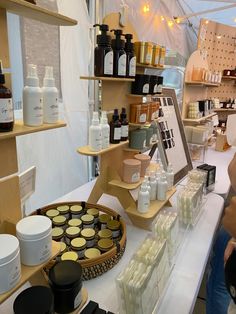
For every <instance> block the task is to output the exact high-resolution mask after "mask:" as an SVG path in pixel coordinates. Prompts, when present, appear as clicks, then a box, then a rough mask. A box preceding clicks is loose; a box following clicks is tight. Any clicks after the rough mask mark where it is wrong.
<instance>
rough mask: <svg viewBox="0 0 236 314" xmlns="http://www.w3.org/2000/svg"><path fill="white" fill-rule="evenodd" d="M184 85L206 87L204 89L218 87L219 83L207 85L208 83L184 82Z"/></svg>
mask: <svg viewBox="0 0 236 314" xmlns="http://www.w3.org/2000/svg"><path fill="white" fill-rule="evenodd" d="M185 84H186V85H192V86H201V87H202V86H206V87H218V86H220V84H219V83H208V82H190V81H188V82H185Z"/></svg>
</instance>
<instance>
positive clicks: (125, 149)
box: [124, 141, 158, 153]
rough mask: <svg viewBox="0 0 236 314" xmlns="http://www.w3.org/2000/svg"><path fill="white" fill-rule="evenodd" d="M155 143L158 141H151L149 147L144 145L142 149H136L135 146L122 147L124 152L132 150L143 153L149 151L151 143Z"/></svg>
mask: <svg viewBox="0 0 236 314" xmlns="http://www.w3.org/2000/svg"><path fill="white" fill-rule="evenodd" d="M157 143H158V141H156V142H154V143H152V144H151V145H150V146H149V147H145V148H143V149H136V148H130V147H126V148H124V151H126V152H134V153H145V152H147V151H149V150H150V149H152V147H153V145H155V144H157Z"/></svg>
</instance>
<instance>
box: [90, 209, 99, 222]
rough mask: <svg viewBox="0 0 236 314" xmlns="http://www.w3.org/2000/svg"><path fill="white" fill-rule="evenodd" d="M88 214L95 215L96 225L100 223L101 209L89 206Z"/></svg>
mask: <svg viewBox="0 0 236 314" xmlns="http://www.w3.org/2000/svg"><path fill="white" fill-rule="evenodd" d="M87 214H88V215H92V216H93V217H94V223H95V225H96V224H97V223H98V216H99V210H98V209H96V208H89V209H88V210H87Z"/></svg>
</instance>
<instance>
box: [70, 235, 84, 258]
mask: <svg viewBox="0 0 236 314" xmlns="http://www.w3.org/2000/svg"><path fill="white" fill-rule="evenodd" d="M70 245H71V248H72V250H74V251H76V253H77V254H78V256H79V258H80V259H81V258H84V252H85V250H86V240H85V239H84V238H75V239H73V240H72V241H71V243H70Z"/></svg>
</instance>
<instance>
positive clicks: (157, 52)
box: [152, 45, 161, 66]
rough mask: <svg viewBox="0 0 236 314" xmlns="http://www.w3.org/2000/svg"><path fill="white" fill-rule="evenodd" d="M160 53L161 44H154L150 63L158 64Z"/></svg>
mask: <svg viewBox="0 0 236 314" xmlns="http://www.w3.org/2000/svg"><path fill="white" fill-rule="evenodd" d="M160 53H161V46H159V45H154V46H153V48H152V65H153V66H158V65H159V59H160Z"/></svg>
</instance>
